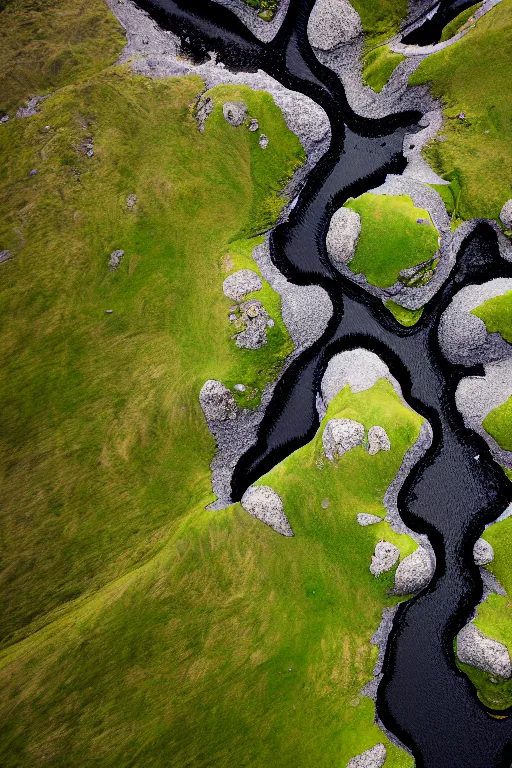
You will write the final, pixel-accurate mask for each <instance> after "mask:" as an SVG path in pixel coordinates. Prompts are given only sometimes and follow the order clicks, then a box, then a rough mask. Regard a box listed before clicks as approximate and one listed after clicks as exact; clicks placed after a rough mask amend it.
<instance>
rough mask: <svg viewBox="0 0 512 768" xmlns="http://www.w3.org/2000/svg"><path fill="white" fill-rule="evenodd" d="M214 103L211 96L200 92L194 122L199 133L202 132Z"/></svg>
mask: <svg viewBox="0 0 512 768" xmlns="http://www.w3.org/2000/svg"><path fill="white" fill-rule="evenodd" d="M214 106H215V104H214V101H213V99H212V97H211V96H208V95H207V94H202V95H201V96H200V98H199V101H198V102H197V104H196V113H195V114H196V122H197V127H198V129H199V132H200V133H204V127H205V125H206V121H207V120H208V118H209V117H210V115H211V113H212V112H213V108H214Z"/></svg>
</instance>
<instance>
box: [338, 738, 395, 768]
mask: <svg viewBox="0 0 512 768" xmlns="http://www.w3.org/2000/svg"><path fill="white" fill-rule="evenodd" d="M386 755H387V752H386V747H385V746H384V744H376V745H375V746H374V747H372V748H371V749H367V750H366V751H365V752H362V753H361V754H360V755H357V757H353V758H352V760H349V761H348V764H347V768H382V766H383V765H384V763H385V762H386Z"/></svg>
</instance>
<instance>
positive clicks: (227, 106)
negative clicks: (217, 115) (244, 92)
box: [222, 101, 247, 128]
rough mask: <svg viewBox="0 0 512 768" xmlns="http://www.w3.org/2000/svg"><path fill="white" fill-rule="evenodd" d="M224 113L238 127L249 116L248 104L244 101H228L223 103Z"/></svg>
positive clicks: (228, 120) (230, 122)
mask: <svg viewBox="0 0 512 768" xmlns="http://www.w3.org/2000/svg"><path fill="white" fill-rule="evenodd" d="M222 114H223V115H224V119H225V120H226V121H227V122H228V123H229V124H230V125H232V126H233V127H234V128H238V127H239V126H240V125H242V124H243V123H244V121H245V118H246V117H247V104H244V102H243V101H226V102H225V103H224V104H223V105H222Z"/></svg>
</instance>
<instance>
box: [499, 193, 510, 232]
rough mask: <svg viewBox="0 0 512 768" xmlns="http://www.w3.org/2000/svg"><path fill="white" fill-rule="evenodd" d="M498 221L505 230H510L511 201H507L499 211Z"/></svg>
mask: <svg viewBox="0 0 512 768" xmlns="http://www.w3.org/2000/svg"><path fill="white" fill-rule="evenodd" d="M500 219H501V223H502V224H503V226H504V227H506V229H512V200H507V202H506V203H505V205H504V206H503V208H502V209H501V213H500Z"/></svg>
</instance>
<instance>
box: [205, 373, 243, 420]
mask: <svg viewBox="0 0 512 768" xmlns="http://www.w3.org/2000/svg"><path fill="white" fill-rule="evenodd" d="M199 403H200V405H201V408H202V410H203V413H204V416H205V419H206V420H207V421H228V420H229V419H236V417H237V414H238V408H237V405H236V403H235V397H234V395H233V393H232V392H230V391H229V389H227V388H226V387H225V386H224V384H223V383H222V382H221V381H216V380H215V379H208V381H207V382H205V384H203V387H202V389H201V391H200V393H199Z"/></svg>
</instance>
